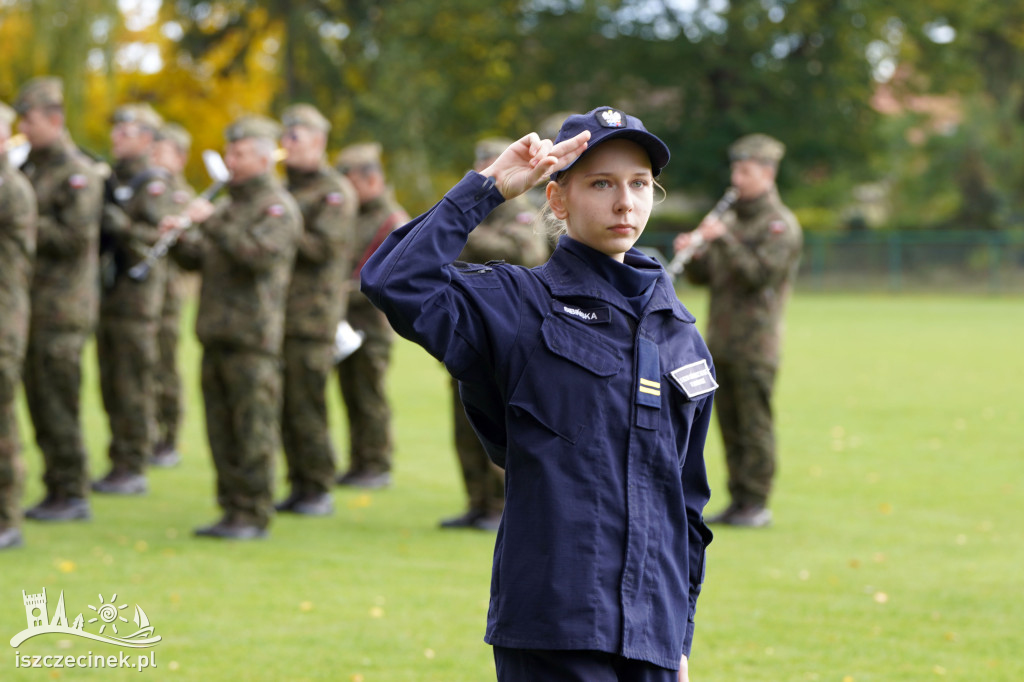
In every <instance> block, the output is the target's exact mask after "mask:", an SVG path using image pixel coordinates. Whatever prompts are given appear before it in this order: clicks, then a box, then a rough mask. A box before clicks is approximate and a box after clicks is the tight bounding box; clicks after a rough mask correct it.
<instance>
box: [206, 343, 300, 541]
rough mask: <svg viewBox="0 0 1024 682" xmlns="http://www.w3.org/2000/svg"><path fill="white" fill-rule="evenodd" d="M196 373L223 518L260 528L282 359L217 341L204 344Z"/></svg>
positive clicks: (268, 511)
mask: <svg viewBox="0 0 1024 682" xmlns="http://www.w3.org/2000/svg"><path fill="white" fill-rule="evenodd" d="M201 373H202V389H203V402H204V407H205V411H206V434H207V438H208V439H209V443H210V453H211V454H212V455H213V464H214V467H215V468H216V470H217V503H218V504H219V505H220V507H221V509H223V510H224V515H225V517H226V518H227V519H228V520H230V521H238V522H241V523H253V524H256V525H258V526H260V527H263V528H265V527H266V526H267V525H269V523H270V517H271V515H272V513H273V506H272V499H271V497H272V494H273V489H272V488H273V466H274V456H275V454H276V453H277V447H278V442H279V433H278V416H279V414H280V410H281V362H280V360H279V359H278V358H277V357H276V356H273V355H267V354H266V353H258V352H253V351H249V350H244V349H240V348H234V347H229V346H220V345H218V346H211V347H207V348H206V349H204V351H203V360H202V371H201Z"/></svg>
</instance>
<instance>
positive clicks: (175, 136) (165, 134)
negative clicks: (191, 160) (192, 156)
mask: <svg viewBox="0 0 1024 682" xmlns="http://www.w3.org/2000/svg"><path fill="white" fill-rule="evenodd" d="M156 139H158V140H167V141H169V142H171V143H173V144H174V146H176V147H177V148H178V149H180V150H181V151H183V152H187V151H188V150H189V149H191V148H192V136H191V135H189V132H188V131H187V130H185V129H184V128H182V127H181V126H180V125H178V124H177V123H165V124H163V125H162V126H160V130H158V131H156Z"/></svg>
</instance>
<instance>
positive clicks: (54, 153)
mask: <svg viewBox="0 0 1024 682" xmlns="http://www.w3.org/2000/svg"><path fill="white" fill-rule="evenodd" d="M73 149H74V143H73V142H72V141H71V136H70V135H68V133H67V132H64V133H63V134H62V135H61V136H60V137H58V138H57V139H56V140H54V142H53V144H51V145H49V146H47V147H33V148H32V149H31V150H29V153H28V163H30V164H32V165H34V166H44V165H47V164H49V163H53V162H57V161H60V160H61V159H63V158H65V157H66V156H68V155H70V154H71V151H72V150H73Z"/></svg>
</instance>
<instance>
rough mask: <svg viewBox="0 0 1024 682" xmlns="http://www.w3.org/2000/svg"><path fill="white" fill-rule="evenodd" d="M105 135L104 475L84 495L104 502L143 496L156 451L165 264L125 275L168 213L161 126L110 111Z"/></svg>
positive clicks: (99, 341)
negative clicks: (109, 170)
mask: <svg viewBox="0 0 1024 682" xmlns="http://www.w3.org/2000/svg"><path fill="white" fill-rule="evenodd" d="M113 124H114V126H113V128H112V129H111V131H110V141H111V150H112V153H113V157H114V169H113V170H114V173H113V175H112V176H111V178H110V185H111V194H112V196H110V197H108V200H107V205H106V206H105V208H104V216H103V228H102V229H103V232H102V235H103V239H104V248H103V250H102V260H101V273H102V277H101V279H102V284H103V288H102V292H101V295H100V319H99V325H98V326H97V329H96V354H97V356H98V359H99V369H100V389H101V391H102V394H103V406H104V407H105V408H106V411H107V417H108V419H109V423H110V445H109V448H108V450H107V452H108V455H109V457H110V465H111V466H110V471H109V472H108V473H107V474H106V476H104V477H103V478H101V479H99V480H97V481H94V482H93V484H92V489H93V490H94V491H95V492H98V493H106V494H112V495H139V494H142V493H145V492H146V490H147V486H146V477H145V475H144V473H143V470H144V467H145V465H146V461H147V459H149V457H150V456H151V455H152V453H153V448H154V446H155V444H156V392H155V384H154V376H155V372H156V367H157V362H158V359H159V351H158V349H157V339H156V334H157V325H158V323H159V320H160V312H161V310H162V308H163V299H164V289H165V287H166V286H167V280H166V278H167V268H166V261H163V260H162V261H159V262H157V263H155V264H154V265H153V267H152V269H150V271H149V274H148V276H146V277H145V278H144V279H141V280H139V279H135V278H133V277H130V276H129V274H128V270H129V269H130V268H131V267H132V266H134V265H136V264H137V263H139V262H140V261H142V260H143V259H144V258H145V256H146V251H147V250H148V249H149V248H150V247H151V246H152V245H153V244H154V243H155V242H156V240H157V238H158V236H159V232H158V230H159V224H160V221H161V220H162V219H163V218H164V217H165V216H167V215H169V214H170V213H171V212H172V211H173V210H174V206H173V203H172V199H171V196H172V194H171V189H170V185H169V181H170V173H168V172H167V171H166V170H165V169H163V168H160V167H159V166H156V165H154V164H153V162H152V160H151V159H150V154H151V153H152V148H153V143H154V141H155V139H156V134H157V131H158V130H159V129H160V126H162V125H163V120H162V119H161V118H160V116H159V115H158V114H157V113H156V112H155V111H153V109H152V108H151V107H150V106H149V105H146V104H126V105H124V106H121V107H119V108H118V109H117V110H116V111H115V112H114V119H113Z"/></svg>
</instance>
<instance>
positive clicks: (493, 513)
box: [441, 131, 557, 531]
mask: <svg viewBox="0 0 1024 682" xmlns="http://www.w3.org/2000/svg"><path fill="white" fill-rule="evenodd" d="M556 132H557V131H556ZM511 144H512V140H508V139H503V138H487V139H483V140H480V141H479V142H477V144H476V150H475V152H476V160H475V163H474V165H473V170H475V171H477V172H480V171H482V170H484V169H485V168H487V167H488V166H490V165H491V164H492V163H493V162H494V161H495V159H497V158H498V156H500V155H501V153H502V152H503V151H505V150H506V149H507V148H508V147H509V145H511ZM536 213H537V209H535V208H534V207H533V206H532V205H531V204H530V202H529V200H528V199H527V198H526V196H525V195H520V196H518V197H516V198H514V199H511V200H508V201H506V202H504V203H502V204H500V205H499V206H498V207H497V208H495V209H494V210H493V211H491V213H490V215H488V216H487V217H486V218H484V220H483V222H481V223H480V225H478V226H477V227H476V228H475V229H474V230H473V231H472V232H470V233H469V238H468V241H467V243H466V247H465V248H464V249H463V250H462V253H461V254H460V255H459V260H461V261H465V262H467V263H486V262H488V261H492V260H502V261H505V262H508V263H512V264H513V265H526V266H529V267H532V266H534V265H540V264H541V263H543V262H544V261H545V260H546V259H547V257H548V246H547V240H546V238H545V237H544V236H543V234H542V233H540V232H536V231H535V230H534V226H533V220H534V216H535V215H536ZM451 384H452V413H453V417H454V425H455V431H454V435H455V452H456V454H457V455H458V458H459V466H460V467H461V469H462V480H463V482H464V483H465V485H466V495H467V496H468V498H469V507H468V509H467V510H466V511H465V513H463V514H460V515H458V516H454V517H452V518H448V519H443V520H442V521H441V527H442V528H476V529H478V530H491V531H496V530H497V529H498V523H499V522H500V521H501V512H502V510H503V509H504V508H505V474H504V472H503V471H502V470H501V469H500V468H499V467H497V466H495V465H494V463H493V462H491V460H490V457H488V456H487V452H486V451H485V450H484V448H483V445H481V444H480V439H479V438H477V436H476V433H475V432H474V431H473V427H472V426H471V425H470V423H469V419H468V418H467V417H466V410H465V408H464V407H463V405H462V400H461V399H460V398H459V382H458V381H457V380H456V379H454V378H453V379H452V380H451Z"/></svg>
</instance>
